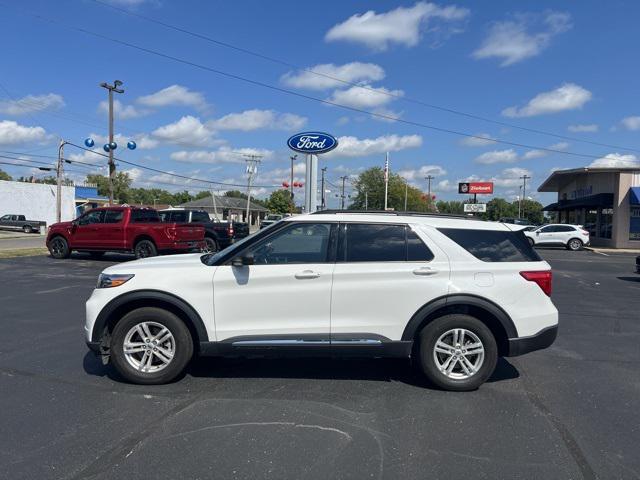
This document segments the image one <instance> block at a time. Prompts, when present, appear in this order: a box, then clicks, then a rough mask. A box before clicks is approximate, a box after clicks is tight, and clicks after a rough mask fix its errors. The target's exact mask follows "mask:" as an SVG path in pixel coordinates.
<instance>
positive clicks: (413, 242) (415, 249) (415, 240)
mask: <svg viewBox="0 0 640 480" xmlns="http://www.w3.org/2000/svg"><path fill="white" fill-rule="evenodd" d="M407 260H408V261H409V262H429V261H431V260H433V253H432V252H431V250H429V247H427V246H426V245H425V244H424V243H423V241H422V240H420V238H419V237H418V235H416V234H415V232H414V231H412V230H411V229H410V228H407Z"/></svg>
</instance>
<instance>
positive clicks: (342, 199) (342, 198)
mask: <svg viewBox="0 0 640 480" xmlns="http://www.w3.org/2000/svg"><path fill="white" fill-rule="evenodd" d="M347 178H349V177H347V176H346V175H344V176H342V177H340V180H342V194H341V195H340V210H344V182H346V181H347Z"/></svg>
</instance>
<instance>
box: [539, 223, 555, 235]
mask: <svg viewBox="0 0 640 480" xmlns="http://www.w3.org/2000/svg"><path fill="white" fill-rule="evenodd" d="M556 231H557V230H556V227H555V226H553V225H549V226H548V227H542V228H541V229H540V233H553V232H556Z"/></svg>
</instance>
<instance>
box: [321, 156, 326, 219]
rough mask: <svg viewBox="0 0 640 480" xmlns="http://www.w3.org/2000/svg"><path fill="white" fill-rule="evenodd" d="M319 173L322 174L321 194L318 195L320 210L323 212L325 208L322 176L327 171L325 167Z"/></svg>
mask: <svg viewBox="0 0 640 480" xmlns="http://www.w3.org/2000/svg"><path fill="white" fill-rule="evenodd" d="M320 171H321V172H322V181H321V182H320V184H321V186H322V193H321V195H320V210H324V209H325V208H327V206H326V204H325V199H324V174H325V173H326V171H327V167H324V168H322V169H320Z"/></svg>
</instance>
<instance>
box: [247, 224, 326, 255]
mask: <svg viewBox="0 0 640 480" xmlns="http://www.w3.org/2000/svg"><path fill="white" fill-rule="evenodd" d="M330 232H331V224H329V223H302V224H295V225H292V226H291V227H288V228H285V229H283V230H281V231H279V232H277V233H275V234H274V235H272V236H270V237H268V238H266V239H265V240H263V241H262V242H260V243H258V244H257V245H255V246H254V247H251V248H250V249H248V251H247V253H249V254H253V258H254V263H255V264H256V265H278V264H289V263H325V262H327V261H328V253H329V236H330V235H329V234H330Z"/></svg>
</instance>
